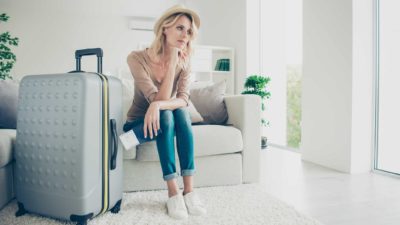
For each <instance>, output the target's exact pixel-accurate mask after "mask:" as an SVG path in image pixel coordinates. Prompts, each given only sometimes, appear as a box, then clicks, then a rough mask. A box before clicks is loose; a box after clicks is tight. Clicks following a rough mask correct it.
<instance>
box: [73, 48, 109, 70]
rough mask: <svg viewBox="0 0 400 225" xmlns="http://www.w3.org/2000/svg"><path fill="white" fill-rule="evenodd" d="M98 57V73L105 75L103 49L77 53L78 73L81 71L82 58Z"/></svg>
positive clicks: (84, 50)
mask: <svg viewBox="0 0 400 225" xmlns="http://www.w3.org/2000/svg"><path fill="white" fill-rule="evenodd" d="M87 55H96V56H97V72H98V73H103V50H102V49H101V48H87V49H80V50H76V51H75V59H76V71H81V58H82V56H87Z"/></svg>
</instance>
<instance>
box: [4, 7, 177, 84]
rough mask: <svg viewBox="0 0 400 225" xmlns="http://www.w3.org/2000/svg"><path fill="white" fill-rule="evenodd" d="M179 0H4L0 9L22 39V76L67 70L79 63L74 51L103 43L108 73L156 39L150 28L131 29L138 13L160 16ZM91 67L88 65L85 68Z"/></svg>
mask: <svg viewBox="0 0 400 225" xmlns="http://www.w3.org/2000/svg"><path fill="white" fill-rule="evenodd" d="M177 2H178V1H176V0H147V1H139V0H113V1H107V0H99V1H78V0H68V1H67V0H58V1H52V0H35V1H24V0H1V1H0V8H1V11H2V12H6V13H7V14H8V15H9V16H10V17H11V18H10V20H9V22H7V23H5V24H4V25H3V24H2V25H1V26H2V27H1V30H3V29H4V30H8V31H10V32H11V34H12V35H13V36H17V37H19V38H20V44H19V46H18V47H17V48H15V51H14V52H15V54H16V56H17V63H16V64H15V67H14V68H13V70H12V75H13V76H14V77H16V78H18V77H21V76H24V75H28V74H40V73H63V72H66V71H71V70H73V69H74V67H75V61H74V60H75V59H74V51H75V50H76V49H80V48H93V47H101V48H103V50H104V61H103V71H104V72H109V73H116V72H117V70H118V68H120V67H122V66H125V64H126V56H127V55H128V53H129V52H130V51H132V50H134V49H136V48H137V47H138V44H139V43H140V42H145V41H149V40H151V39H152V38H153V33H152V32H151V31H150V32H149V31H147V32H146V31H134V30H130V29H129V28H128V22H129V19H130V18H131V17H132V16H153V17H157V16H159V15H160V14H161V13H162V11H164V10H165V9H166V8H168V7H170V6H172V5H174V4H176V3H177ZM95 62H96V60H95V58H90V59H84V60H83V64H84V65H83V69H85V67H86V68H87V70H93V69H95V68H96V67H95ZM85 65H86V66H85Z"/></svg>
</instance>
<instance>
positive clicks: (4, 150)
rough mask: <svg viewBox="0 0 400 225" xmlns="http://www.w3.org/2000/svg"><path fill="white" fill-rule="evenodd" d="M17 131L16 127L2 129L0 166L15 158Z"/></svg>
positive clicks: (0, 136)
mask: <svg viewBox="0 0 400 225" xmlns="http://www.w3.org/2000/svg"><path fill="white" fill-rule="evenodd" d="M16 135H17V131H16V130H14V129H0V168H2V167H4V166H5V165H7V164H8V163H9V162H11V160H12V159H13V147H14V144H15V137H16Z"/></svg>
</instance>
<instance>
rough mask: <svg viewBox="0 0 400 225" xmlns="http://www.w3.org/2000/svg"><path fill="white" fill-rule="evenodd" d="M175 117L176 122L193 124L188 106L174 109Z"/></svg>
mask: <svg viewBox="0 0 400 225" xmlns="http://www.w3.org/2000/svg"><path fill="white" fill-rule="evenodd" d="M174 119H175V122H176V123H179V124H187V125H191V124H192V121H191V120H190V115H189V112H188V111H187V109H186V108H178V109H175V110H174Z"/></svg>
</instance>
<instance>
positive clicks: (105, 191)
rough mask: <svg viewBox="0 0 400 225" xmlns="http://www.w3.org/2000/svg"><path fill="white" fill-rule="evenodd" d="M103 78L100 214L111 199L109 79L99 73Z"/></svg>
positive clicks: (104, 210)
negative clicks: (101, 202) (101, 203)
mask: <svg viewBox="0 0 400 225" xmlns="http://www.w3.org/2000/svg"><path fill="white" fill-rule="evenodd" d="M98 75H99V76H100V78H101V79H102V81H103V82H102V83H103V85H102V86H103V206H102V209H101V211H100V214H102V213H105V212H106V211H107V209H108V204H109V202H108V200H109V190H108V186H109V185H108V184H109V171H108V168H109V165H108V162H109V160H108V157H109V156H108V152H109V144H108V138H109V124H108V121H109V115H108V108H109V106H108V104H109V103H108V80H107V78H106V77H105V76H104V75H102V74H98Z"/></svg>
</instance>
